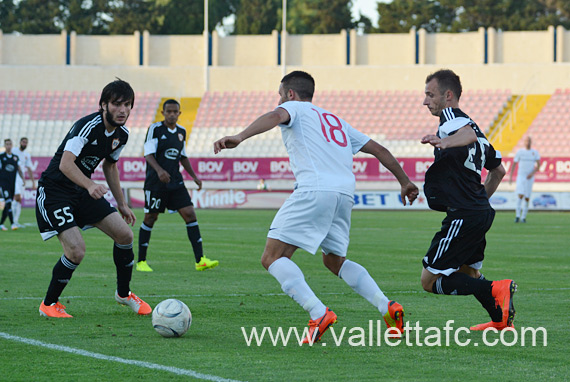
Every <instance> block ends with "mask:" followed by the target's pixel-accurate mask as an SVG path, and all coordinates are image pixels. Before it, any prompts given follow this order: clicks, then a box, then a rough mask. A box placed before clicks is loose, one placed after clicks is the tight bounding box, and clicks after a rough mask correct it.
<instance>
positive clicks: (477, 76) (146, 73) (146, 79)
mask: <svg viewBox="0 0 570 382" xmlns="http://www.w3.org/2000/svg"><path fill="white" fill-rule="evenodd" d="M443 66H445V67H447V68H450V69H452V70H454V71H456V72H457V73H458V74H459V75H460V76H461V79H462V82H463V87H464V89H466V90H467V89H511V91H512V92H513V94H523V93H530V94H552V93H553V92H554V90H555V89H558V88H568V87H570V64H566V63H565V64H543V65H540V64H526V65H525V64H509V65H407V66H405V65H401V66H348V67H346V66H336V67H323V66H288V67H287V68H286V71H287V72H290V71H292V70H305V71H307V72H309V73H311V74H312V75H313V76H314V77H315V79H316V81H317V91H319V90H420V91H423V89H424V80H425V77H426V76H427V75H428V74H429V73H431V72H434V71H436V70H438V69H440V68H441V67H443ZM115 77H119V78H121V79H124V80H126V81H129V82H130V83H131V84H132V86H133V87H134V89H135V90H136V91H145V92H147V91H149V92H159V93H160V94H161V96H163V97H167V96H169V97H201V96H203V94H204V92H205V91H206V87H205V83H206V82H205V81H206V80H205V76H204V68H203V67H198V66H185V67H177V68H171V67H150V66H149V67H141V66H136V67H126V66H62V65H57V66H56V65H52V66H20V65H18V66H15V65H3V66H0V89H2V90H44V91H45V90H78V89H81V90H88V91H100V90H101V89H102V88H103V86H105V85H106V84H107V83H109V82H110V81H112V80H114V79H115ZM281 77H282V68H281V67H277V66H275V67H251V66H244V67H235V66H232V67H230V66H226V67H224V66H219V67H210V68H209V70H208V81H209V86H208V90H209V91H219V92H222V91H261V90H263V91H268V90H269V91H275V92H277V88H278V86H279V81H280V80H281Z"/></svg>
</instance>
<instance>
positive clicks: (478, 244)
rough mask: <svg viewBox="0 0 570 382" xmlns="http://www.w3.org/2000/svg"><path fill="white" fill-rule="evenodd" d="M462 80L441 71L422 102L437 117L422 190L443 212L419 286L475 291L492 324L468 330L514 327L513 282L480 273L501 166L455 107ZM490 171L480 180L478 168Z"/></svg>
mask: <svg viewBox="0 0 570 382" xmlns="http://www.w3.org/2000/svg"><path fill="white" fill-rule="evenodd" d="M461 90H462V88H461V81H460V79H459V76H457V75H456V74H455V73H454V72H452V71H451V70H439V71H437V72H435V73H433V74H430V75H429V76H428V77H427V79H426V87H425V99H424V103H423V104H424V105H425V106H427V107H428V109H429V111H430V112H431V113H432V114H433V115H434V116H437V117H439V122H440V123H439V128H438V132H437V134H436V135H426V136H424V137H423V138H422V140H421V142H422V143H423V144H427V143H429V144H431V145H432V146H434V155H435V161H434V163H433V164H432V165H431V166H430V168H429V169H428V171H427V172H426V177H425V185H424V192H425V195H426V198H427V201H428V204H429V206H430V208H431V209H434V210H436V211H443V212H446V213H447V216H446V217H445V219H444V220H443V222H442V227H441V230H440V231H439V232H437V233H436V234H435V236H434V238H433V240H432V242H431V246H430V248H429V250H428V252H427V254H426V256H425V257H424V258H423V267H424V269H423V270H422V276H421V282H422V287H423V288H424V289H425V290H426V291H427V292H430V293H435V294H447V295H474V296H475V297H476V298H477V300H478V301H479V302H480V303H481V305H483V307H484V308H485V309H486V310H487V312H488V313H489V315H490V316H491V322H488V323H485V324H479V325H476V326H474V327H471V330H484V329H486V328H490V327H492V328H495V329H497V330H502V329H505V328H509V327H512V322H513V319H514V315H515V309H514V306H513V294H514V292H515V291H516V284H515V283H514V281H513V280H500V281H489V280H487V279H485V278H484V277H483V275H482V274H481V273H480V272H479V270H480V269H481V267H482V262H483V258H484V251H485V245H486V241H485V234H486V232H487V231H488V230H489V229H490V228H491V224H492V223H493V219H494V217H495V211H494V210H493V208H491V205H490V204H489V198H490V197H491V195H492V194H493V193H494V192H495V191H496V189H497V187H498V186H499V183H500V182H501V179H502V178H503V176H504V175H505V169H504V167H503V165H502V164H501V154H500V152H498V151H495V149H494V148H493V146H492V145H491V144H490V143H489V141H488V140H487V138H486V137H485V135H484V134H483V133H482V132H481V130H480V129H479V127H478V126H477V124H476V123H475V122H473V120H471V119H470V118H469V116H467V114H465V113H464V112H463V111H461V110H460V109H459V98H460V97H461ZM483 168H486V169H487V170H488V171H489V173H488V175H487V179H486V180H485V184H484V185H483V184H481V171H482V170H483Z"/></svg>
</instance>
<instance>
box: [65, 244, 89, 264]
mask: <svg viewBox="0 0 570 382" xmlns="http://www.w3.org/2000/svg"><path fill="white" fill-rule="evenodd" d="M65 257H67V258H68V259H69V260H71V261H73V262H74V263H75V264H79V263H81V261H82V260H83V258H84V257H85V243H78V244H76V245H69V246H67V248H66V250H65Z"/></svg>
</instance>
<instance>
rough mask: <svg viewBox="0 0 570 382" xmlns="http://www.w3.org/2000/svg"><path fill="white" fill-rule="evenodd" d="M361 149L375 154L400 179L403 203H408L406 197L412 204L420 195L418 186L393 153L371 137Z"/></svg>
mask: <svg viewBox="0 0 570 382" xmlns="http://www.w3.org/2000/svg"><path fill="white" fill-rule="evenodd" d="M360 151H362V152H364V153H367V154H371V155H374V156H375V157H376V159H378V160H379V161H380V163H382V165H383V166H384V167H386V168H387V169H388V170H389V171H390V172H391V173H392V174H393V175H394V176H395V177H396V179H397V180H398V182H399V183H400V186H401V187H402V188H401V196H402V203H403V204H404V205H406V197H407V198H408V201H409V202H410V204H413V202H414V200H416V198H417V197H418V187H417V186H416V185H415V184H413V183H412V182H411V181H410V178H408V175H406V173H405V172H404V169H403V168H402V167H401V166H400V163H398V161H397V160H396V158H394V156H393V155H392V153H391V152H390V151H388V149H386V148H385V147H384V146H382V145H381V144H379V143H378V142H376V141H374V140H373V139H370V140H369V141H368V142H366V144H365V145H364V146H362V148H361V149H360Z"/></svg>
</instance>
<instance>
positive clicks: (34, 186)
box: [22, 167, 36, 190]
mask: <svg viewBox="0 0 570 382" xmlns="http://www.w3.org/2000/svg"><path fill="white" fill-rule="evenodd" d="M28 175H29V177H30V179H31V180H32V188H33V189H34V190H35V189H36V180H35V179H34V171H33V170H32V168H31V167H28ZM22 179H24V178H22Z"/></svg>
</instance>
